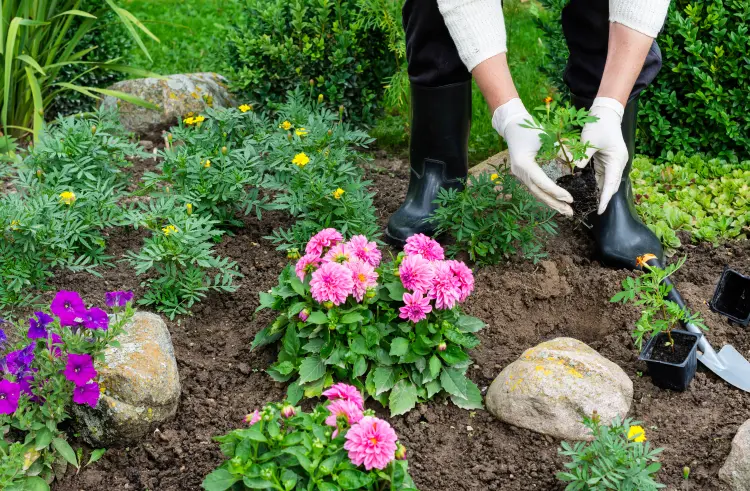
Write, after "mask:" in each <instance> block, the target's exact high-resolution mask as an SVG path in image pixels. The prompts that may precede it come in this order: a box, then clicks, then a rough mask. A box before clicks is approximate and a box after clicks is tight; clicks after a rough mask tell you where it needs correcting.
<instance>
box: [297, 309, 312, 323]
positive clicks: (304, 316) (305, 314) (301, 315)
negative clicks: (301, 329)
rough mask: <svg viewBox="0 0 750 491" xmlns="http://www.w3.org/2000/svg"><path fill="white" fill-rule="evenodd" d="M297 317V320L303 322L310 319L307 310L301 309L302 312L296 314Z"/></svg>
mask: <svg viewBox="0 0 750 491" xmlns="http://www.w3.org/2000/svg"><path fill="white" fill-rule="evenodd" d="M297 316H298V317H299V320H301V321H302V322H305V321H307V318H308V317H310V312H309V311H308V310H307V309H303V310H302V312H300V313H299V314H297Z"/></svg>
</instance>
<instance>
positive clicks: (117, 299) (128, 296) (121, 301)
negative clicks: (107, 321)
mask: <svg viewBox="0 0 750 491" xmlns="http://www.w3.org/2000/svg"><path fill="white" fill-rule="evenodd" d="M132 300H133V292H132V291H131V290H128V291H126V292H121V291H117V292H107V293H105V294H104V303H106V304H107V307H109V308H112V307H124V306H125V305H127V303H128V302H131V301H132Z"/></svg>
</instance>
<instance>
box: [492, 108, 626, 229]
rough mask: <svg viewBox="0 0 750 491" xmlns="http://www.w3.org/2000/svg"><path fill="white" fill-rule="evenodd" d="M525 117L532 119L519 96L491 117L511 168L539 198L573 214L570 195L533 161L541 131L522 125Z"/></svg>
mask: <svg viewBox="0 0 750 491" xmlns="http://www.w3.org/2000/svg"><path fill="white" fill-rule="evenodd" d="M527 120H528V121H532V117H531V115H530V114H529V112H528V111H527V110H526V108H525V107H524V105H523V102H521V99H518V98H516V99H511V100H510V101H508V102H506V103H505V104H503V105H502V106H500V107H498V108H497V109H496V110H495V114H494V115H493V116H492V126H493V127H494V128H495V130H496V131H497V132H498V133H500V136H502V137H503V138H505V141H506V142H507V143H508V153H509V154H510V171H511V172H512V173H513V175H514V176H516V177H517V178H518V179H519V180H520V181H521V182H523V183H524V184H525V185H526V187H527V188H529V191H531V193H532V194H533V195H534V196H536V197H537V199H539V201H541V202H543V203H545V204H546V205H547V206H549V207H550V208H552V209H553V210H556V211H558V212H559V213H562V214H563V215H567V216H573V209H572V208H571V207H570V203H572V202H573V197H572V196H571V195H570V193H569V192H567V191H566V190H564V189H563V188H561V187H560V186H558V185H556V184H555V183H554V182H552V179H550V178H549V177H547V175H546V174H545V173H544V171H543V170H542V169H541V167H539V165H538V164H537V163H536V154H537V152H539V148H541V146H542V142H541V140H540V139H539V133H541V131H540V130H534V129H531V128H522V127H521V125H522V124H524V123H525V121H527ZM626 153H627V152H626Z"/></svg>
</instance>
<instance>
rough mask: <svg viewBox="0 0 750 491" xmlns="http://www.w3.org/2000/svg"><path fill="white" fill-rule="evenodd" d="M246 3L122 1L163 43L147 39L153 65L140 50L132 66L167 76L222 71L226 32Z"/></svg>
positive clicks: (228, 0) (234, 0)
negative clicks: (223, 45)
mask: <svg viewBox="0 0 750 491" xmlns="http://www.w3.org/2000/svg"><path fill="white" fill-rule="evenodd" d="M243 3H244V2H242V0H158V1H154V0H122V2H121V5H122V6H123V7H125V8H126V9H128V10H129V11H130V12H131V13H132V14H133V15H135V16H136V17H137V18H138V19H139V20H141V21H142V22H143V23H144V24H145V25H146V27H148V28H149V29H150V30H151V32H153V33H154V34H155V35H156V36H157V37H158V38H159V40H160V42H159V43H157V42H156V41H153V40H151V39H146V40H145V44H146V47H147V48H148V50H149V53H150V54H151V58H152V59H153V62H151V61H149V60H148V58H146V56H145V55H144V54H143V52H142V51H141V50H140V49H139V48H137V47H136V48H134V50H133V60H132V64H133V65H134V66H137V67H141V68H147V69H150V70H152V71H155V72H157V73H161V74H163V75H171V74H174V73H189V72H205V71H218V70H220V68H221V61H222V60H221V55H222V53H221V51H222V50H221V48H222V43H223V42H224V39H225V38H226V36H225V33H224V31H225V30H226V29H227V28H228V26H229V25H230V24H231V22H232V21H233V20H234V19H236V18H237V16H238V15H239V14H240V12H241V11H242V6H243Z"/></svg>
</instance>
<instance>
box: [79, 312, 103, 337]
mask: <svg viewBox="0 0 750 491" xmlns="http://www.w3.org/2000/svg"><path fill="white" fill-rule="evenodd" d="M80 318H81V319H82V322H83V325H84V327H86V329H101V330H102V331H106V330H107V328H108V327H109V316H108V315H107V313H106V312H105V311H103V310H102V309H100V308H97V307H92V308H90V309H89V310H87V311H85V312H83V313H82V314H81V316H80Z"/></svg>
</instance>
